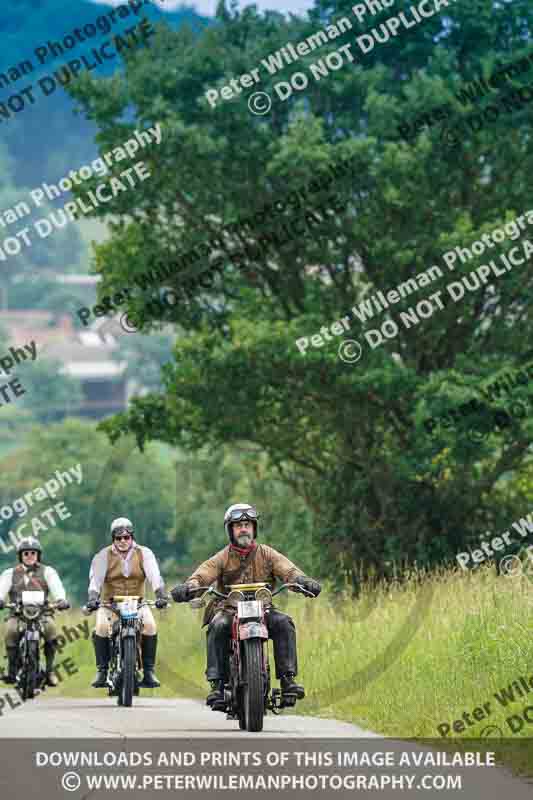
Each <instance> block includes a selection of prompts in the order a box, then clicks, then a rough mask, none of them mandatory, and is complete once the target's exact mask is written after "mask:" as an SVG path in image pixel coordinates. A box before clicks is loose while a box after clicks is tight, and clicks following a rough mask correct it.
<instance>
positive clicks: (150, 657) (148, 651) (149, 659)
mask: <svg viewBox="0 0 533 800" xmlns="http://www.w3.org/2000/svg"><path fill="white" fill-rule="evenodd" d="M141 652H142V659H143V672H144V676H143V679H142V681H141V682H140V684H139V687H140V688H141V689H157V688H158V686H161V684H160V683H159V681H158V680H157V677H156V675H155V672H154V667H155V654H156V652H157V634H156V635H155V636H143V637H142V639H141Z"/></svg>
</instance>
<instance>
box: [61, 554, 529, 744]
mask: <svg viewBox="0 0 533 800" xmlns="http://www.w3.org/2000/svg"><path fill="white" fill-rule="evenodd" d="M532 606H533V596H532V594H531V584H530V583H529V581H528V580H527V579H526V578H518V579H510V578H506V577H503V576H501V577H496V576H495V575H494V572H493V570H491V569H490V568H485V569H482V570H478V571H477V572H476V573H473V574H471V573H462V572H457V571H449V572H442V573H440V574H437V575H433V576H431V577H427V578H425V579H423V576H420V575H413V576H412V578H411V579H410V580H409V581H408V582H407V583H406V584H404V585H403V586H402V587H400V586H398V587H393V588H390V587H389V588H385V587H382V588H380V589H378V590H375V591H373V592H370V591H364V592H363V594H362V596H361V598H360V599H359V600H358V601H357V602H353V601H350V600H347V599H341V600H339V601H338V602H335V603H333V602H332V601H331V599H330V598H327V597H326V596H324V594H322V595H321V596H320V598H319V599H318V600H315V601H312V600H306V599H303V598H301V597H296V596H294V597H291V598H290V599H288V600H287V601H284V602H283V603H282V604H280V607H281V608H282V610H286V611H287V612H288V613H290V614H291V615H292V616H293V617H294V620H295V622H296V626H297V630H298V652H299V659H300V671H299V674H300V677H301V679H302V681H303V682H304V684H305V686H306V689H307V695H308V696H307V699H306V700H305V701H304V702H303V703H301V704H300V705H299V707H298V713H299V714H313V715H317V716H324V717H332V718H333V717H334V718H337V719H342V720H347V721H350V722H355V723H357V724H359V725H360V726H361V727H363V728H365V729H368V730H372V731H375V732H378V733H382V734H384V735H386V736H395V737H402V738H403V737H426V738H440V733H439V731H438V729H437V726H438V725H440V724H442V723H448V724H449V725H450V726H452V725H453V721H454V720H459V719H461V718H462V716H463V713H464V712H467V713H468V714H470V719H471V721H472V723H473V724H471V725H467V724H466V723H465V729H464V731H462V732H455V733H454V731H453V729H452V730H451V731H450V733H449V734H448V738H452V737H453V738H474V737H479V736H480V734H481V732H482V731H483V729H484V728H486V727H487V726H488V725H495V726H497V727H499V728H500V729H501V731H502V732H503V734H504V736H505V737H512V738H516V737H524V738H525V737H530V736H531V734H532V733H533V726H532V725H533V724H531V725H530V724H528V723H527V722H525V723H524V725H523V727H522V728H521V730H520V731H518V732H516V733H514V732H513V731H512V730H511V729H510V728H509V725H508V723H507V722H506V718H507V717H509V716H511V715H517V716H518V715H520V712H521V711H522V709H523V708H524V707H525V706H527V705H529V704H532V705H533V689H531V694H527V693H526V692H525V691H524V694H523V696H521V695H520V694H519V693H518V692H516V691H515V693H514V694H515V697H514V700H511V701H509V702H508V704H507V705H506V706H505V707H504V706H503V705H501V704H500V703H499V702H498V701H497V700H496V698H495V697H494V694H495V693H498V694H500V693H501V690H502V688H504V687H505V688H507V687H509V684H511V682H512V681H514V680H518V679H519V678H520V676H523V677H524V678H525V679H526V680H528V679H529V677H531V676H532V675H533V642H532V639H531V636H530V625H531V622H530V621H531V617H532V613H533V612H532ZM199 614H200V612H198V611H192V610H191V609H190V608H189V607H188V606H183V605H182V606H174V607H173V608H171V609H169V610H168V611H165V612H164V613H163V614H162V615H160V617H159V626H160V652H159V657H158V674H159V677H160V678H161V680H162V683H163V684H164V685H163V686H162V688H161V689H160V690H157V691H154V692H153V696H155V697H172V696H186V697H198V698H203V697H204V696H205V693H206V689H207V684H206V682H205V679H204V669H205V630H201V628H200V616H199ZM74 617H76V619H75V620H74ZM58 619H59V618H58ZM71 619H72V621H79V619H78V618H77V616H76V615H72V617H71ZM80 619H81V618H80ZM65 621H66V619H65V615H63V617H62V618H61V619H60V624H63V623H64V622H65ZM67 655H68V656H70V657H72V658H73V660H74V662H75V663H76V666H77V667H78V669H79V672H78V673H77V674H76V675H73V676H72V677H69V678H68V679H67V680H65V681H64V682H63V684H62V685H61V687H60V689H59V691H60V693H62V694H65V695H70V696H78V697H80V696H81V697H85V696H98V693H97V692H96V691H95V690H93V689H90V688H88V684H89V683H90V680H92V676H93V674H94V661H93V656H92V648H91V647H90V642H84V643H82V642H77V643H74V644H71V645H68V646H67V648H66V649H65V650H64V653H63V657H66V656H67ZM271 663H272V662H271ZM110 702H111V701H110ZM487 702H488V703H489V704H490V713H485V715H484V718H483V719H482V720H479V721H476V720H475V719H474V718H473V717H472V716H471V712H473V710H474V709H475V708H479V707H482V706H483V704H485V703H487ZM532 719H533V716H532ZM444 741H445V740H444V739H443V742H444Z"/></svg>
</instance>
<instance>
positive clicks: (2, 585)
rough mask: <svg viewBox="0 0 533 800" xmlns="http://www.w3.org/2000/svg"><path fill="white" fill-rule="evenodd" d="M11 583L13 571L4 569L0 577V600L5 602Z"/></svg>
mask: <svg viewBox="0 0 533 800" xmlns="http://www.w3.org/2000/svg"><path fill="white" fill-rule="evenodd" d="M12 581H13V570H12V569H5V570H4V571H3V572H2V574H1V575H0V600H6V599H7V596H8V594H9V590H10V589H11V584H12Z"/></svg>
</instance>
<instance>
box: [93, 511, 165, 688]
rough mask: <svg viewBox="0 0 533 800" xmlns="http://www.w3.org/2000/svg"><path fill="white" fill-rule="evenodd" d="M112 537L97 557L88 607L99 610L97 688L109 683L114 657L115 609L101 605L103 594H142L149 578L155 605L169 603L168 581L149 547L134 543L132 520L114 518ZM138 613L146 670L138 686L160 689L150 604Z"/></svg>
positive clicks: (155, 636)
mask: <svg viewBox="0 0 533 800" xmlns="http://www.w3.org/2000/svg"><path fill="white" fill-rule="evenodd" d="M111 539H112V544H111V545H108V546H107V547H104V548H103V549H102V550H100V551H99V552H98V553H97V554H96V555H95V556H94V558H93V560H92V562H91V569H90V575H89V579H90V582H89V599H88V601H87V606H86V607H87V610H88V611H95V610H96V609H98V611H97V612H96V624H95V630H94V632H93V642H94V651H95V656H96V669H97V673H96V678H95V679H94V681H93V683H92V686H94V688H95V689H100V688H104V687H106V686H107V670H108V667H109V659H110V657H111V639H110V632H111V622H112V619H113V612H112V611H111V609H109V608H99V607H98V606H99V602H100V594H101V599H102V601H108V600H109V599H110V598H111V597H113V596H114V595H126V596H129V597H131V596H132V595H137V596H140V597H141V596H143V594H144V589H145V581H146V579H148V581H149V582H150V585H151V587H152V589H153V590H154V593H155V596H156V601H155V605H156V608H165V606H167V605H168V598H167V597H166V595H165V584H164V582H163V578H162V577H161V573H160V572H159V565H158V563H157V559H156V557H155V555H154V554H153V552H152V551H151V550H150V548H149V547H144V546H142V545H139V544H137V543H136V542H135V539H134V530H133V523H132V522H130V520H129V519H127V518H126V517H118V518H117V519H115V520H113V522H112V523H111ZM139 615H140V618H141V621H142V636H141V653H142V662H143V673H144V675H143V680H142V682H141V683H140V684H139V686H141V687H143V688H145V689H157V687H158V686H160V685H161V684H160V683H159V681H158V679H157V677H156V675H155V673H154V668H155V657H156V653H157V627H156V624H155V619H154V616H153V614H152V612H151V611H150V607H149V606H143V607H142V608H141V609H140V611H139Z"/></svg>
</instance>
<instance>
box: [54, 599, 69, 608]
mask: <svg viewBox="0 0 533 800" xmlns="http://www.w3.org/2000/svg"><path fill="white" fill-rule="evenodd" d="M69 608H70V603H69V601H68V600H59V602H58V603H57V610H58V611H67V609H69Z"/></svg>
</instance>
